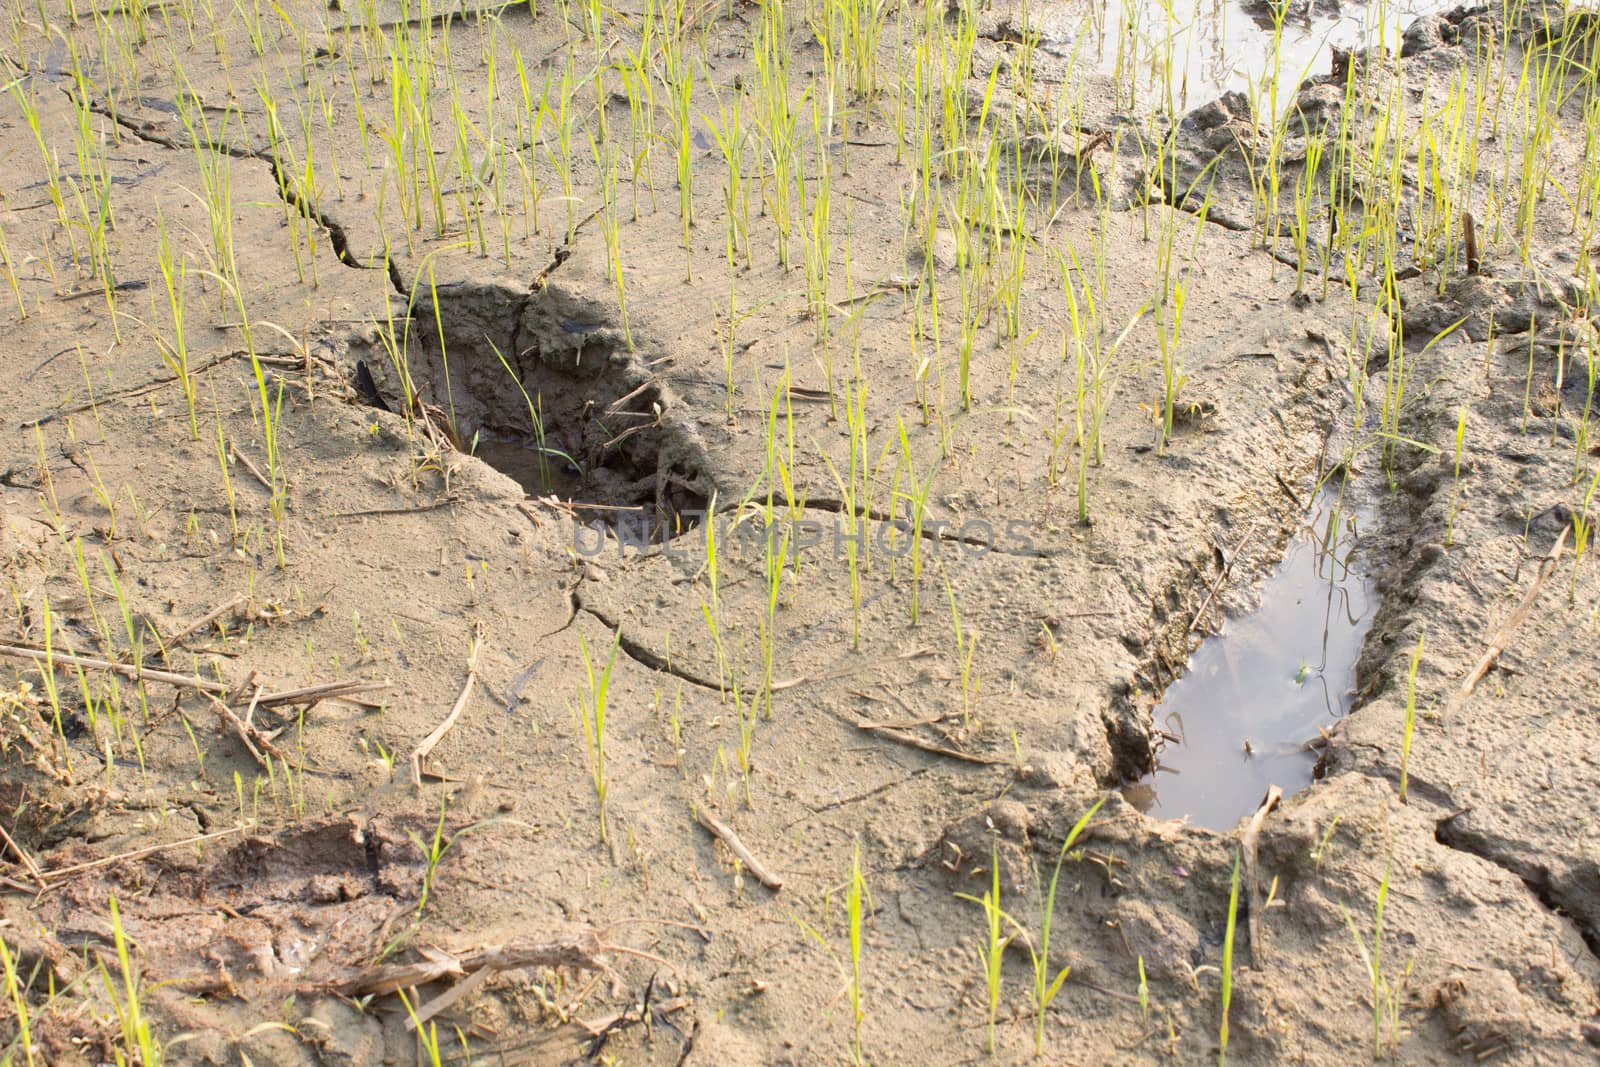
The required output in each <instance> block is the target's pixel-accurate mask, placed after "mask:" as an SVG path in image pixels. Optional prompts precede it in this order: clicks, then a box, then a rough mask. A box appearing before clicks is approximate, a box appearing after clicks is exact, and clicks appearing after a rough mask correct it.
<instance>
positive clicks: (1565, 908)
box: [1433, 808, 1600, 962]
mask: <svg viewBox="0 0 1600 1067" xmlns="http://www.w3.org/2000/svg"><path fill="white" fill-rule="evenodd" d="M1471 810H1472V809H1471V808H1465V809H1462V810H1460V811H1455V812H1452V813H1451V814H1449V815H1446V816H1445V817H1444V818H1442V819H1440V820H1439V821H1438V822H1437V823H1435V824H1434V828H1433V838H1434V840H1435V841H1437V842H1439V844H1441V845H1443V846H1444V847H1446V848H1448V849H1452V850H1454V851H1456V852H1465V853H1466V854H1467V855H1469V856H1476V857H1478V858H1479V859H1481V860H1483V861H1485V862H1486V863H1492V864H1494V865H1495V866H1496V867H1499V868H1500V869H1501V870H1503V871H1506V872H1507V873H1509V874H1513V875H1516V877H1517V878H1518V879H1519V880H1520V881H1521V882H1522V884H1523V885H1525V886H1527V887H1528V892H1530V893H1532V894H1533V895H1534V897H1535V899H1537V900H1538V901H1539V903H1540V904H1543V905H1544V906H1545V908H1546V909H1547V910H1549V911H1550V912H1551V914H1553V915H1556V916H1559V917H1560V918H1563V919H1565V920H1567V922H1569V923H1571V924H1572V928H1573V929H1574V930H1576V931H1577V933H1578V936H1579V937H1581V938H1583V943H1584V945H1586V946H1587V947H1588V949H1589V954H1590V955H1591V956H1593V957H1594V958H1595V960H1596V961H1597V962H1600V929H1596V928H1595V927H1594V926H1593V925H1592V924H1591V923H1590V922H1588V921H1586V920H1585V919H1583V918H1581V916H1582V915H1583V910H1582V909H1581V908H1577V907H1574V906H1573V902H1572V901H1570V900H1568V899H1567V895H1566V894H1565V893H1564V892H1563V891H1562V890H1561V888H1560V887H1559V886H1558V885H1557V884H1556V882H1555V881H1554V879H1552V878H1551V877H1550V868H1548V867H1546V866H1545V865H1544V864H1542V863H1538V862H1535V861H1532V860H1530V859H1528V858H1527V857H1526V856H1523V855H1519V854H1517V853H1514V852H1513V853H1509V854H1502V852H1501V850H1499V849H1496V848H1495V847H1494V846H1493V845H1492V844H1491V843H1490V842H1488V841H1486V840H1480V839H1478V838H1477V837H1475V836H1473V835H1471V834H1469V833H1466V832H1465V831H1463V830H1461V829H1459V828H1458V827H1457V825H1456V820H1457V819H1459V818H1460V817H1461V816H1463V815H1465V814H1467V812H1469V811H1471Z"/></svg>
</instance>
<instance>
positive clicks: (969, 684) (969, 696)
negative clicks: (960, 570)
mask: <svg viewBox="0 0 1600 1067" xmlns="http://www.w3.org/2000/svg"><path fill="white" fill-rule="evenodd" d="M944 590H945V595H946V596H947V597H949V600H950V624H951V626H952V627H953V628H954V631H955V639H956V663H957V666H958V667H959V669H960V676H961V722H962V725H963V726H964V727H965V728H967V729H969V730H970V729H971V728H972V712H973V709H974V707H975V705H976V704H977V700H978V686H979V678H978V675H977V672H976V671H975V670H973V666H972V658H973V654H974V653H975V652H976V651H977V648H978V631H977V629H976V628H975V627H968V628H966V629H963V628H962V625H961V612H960V610H959V609H958V608H957V607H956V591H955V587H954V586H952V585H951V584H950V579H949V577H948V576H947V577H946V578H945V580H944Z"/></svg>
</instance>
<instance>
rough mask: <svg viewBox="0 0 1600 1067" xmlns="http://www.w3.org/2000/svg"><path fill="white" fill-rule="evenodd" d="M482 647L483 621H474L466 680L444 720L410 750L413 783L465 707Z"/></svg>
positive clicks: (416, 781)
mask: <svg viewBox="0 0 1600 1067" xmlns="http://www.w3.org/2000/svg"><path fill="white" fill-rule="evenodd" d="M482 648H483V623H481V622H478V623H474V624H473V626H472V650H471V651H470V652H469V653H467V680H466V682H465V683H464V684H463V685H462V686H461V695H460V696H458V697H456V703H455V706H454V707H453V708H451V709H450V714H448V715H446V716H445V717H444V721H443V722H441V723H440V724H439V725H438V726H435V727H434V728H433V732H432V733H430V734H429V735H428V736H427V737H424V738H423V739H422V740H421V741H420V742H418V743H417V747H416V748H414V749H412V750H411V781H412V783H413V784H415V785H421V784H422V762H423V760H425V759H427V758H428V753H430V752H432V751H433V748H434V746H435V745H437V744H438V743H439V742H440V741H442V740H444V735H445V734H447V733H449V732H450V729H451V727H453V726H455V724H456V720H457V719H459V718H460V717H461V713H462V712H463V711H465V710H466V709H467V701H468V700H469V699H470V698H471V696H472V689H473V687H474V686H475V685H477V684H478V652H479V650H480V649H482Z"/></svg>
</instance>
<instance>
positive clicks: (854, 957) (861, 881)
mask: <svg viewBox="0 0 1600 1067" xmlns="http://www.w3.org/2000/svg"><path fill="white" fill-rule="evenodd" d="M871 906H872V905H871V898H870V896H869V895H868V893H867V881H866V879H865V878H864V877H863V876H862V874H861V843H860V842H859V841H858V842H856V848H855V853H854V855H853V856H852V858H851V861H850V887H849V889H847V890H846V891H845V917H846V919H847V921H848V922H849V927H850V1022H851V1046H850V1053H851V1058H852V1059H853V1060H854V1061H855V1062H856V1063H857V1064H858V1065H865V1064H866V1062H867V1060H866V1057H865V1056H864V1055H863V1054H862V1051H861V1024H862V1023H863V1022H865V1021H866V1018H867V1011H866V988H865V986H864V985H863V984H862V970H861V948H862V932H861V931H862V921H863V920H864V918H865V917H866V913H867V909H868V908H870V907H871Z"/></svg>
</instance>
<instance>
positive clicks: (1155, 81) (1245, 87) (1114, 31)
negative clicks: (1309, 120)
mask: <svg viewBox="0 0 1600 1067" xmlns="http://www.w3.org/2000/svg"><path fill="white" fill-rule="evenodd" d="M1286 2H1287V3H1288V10H1287V12H1286V14H1285V15H1284V19H1283V27H1282V32H1281V35H1280V40H1279V45H1278V48H1277V62H1278V68H1277V69H1278V75H1279V84H1280V86H1281V88H1280V90H1279V93H1278V98H1279V104H1280V106H1283V107H1287V106H1288V105H1289V102H1290V100H1291V99H1292V98H1293V95H1294V88H1295V86H1297V85H1298V84H1299V83H1300V81H1301V80H1302V79H1303V78H1306V77H1309V76H1311V75H1314V74H1326V73H1327V72H1328V70H1329V69H1330V54H1331V50H1332V49H1333V48H1335V47H1337V48H1343V49H1349V48H1356V47H1365V46H1367V45H1368V44H1373V43H1377V41H1378V39H1379V34H1380V32H1381V34H1382V40H1383V43H1384V44H1385V45H1386V46H1387V47H1388V48H1390V49H1391V50H1395V51H1397V50H1398V48H1399V41H1400V35H1401V33H1402V32H1403V31H1404V30H1405V28H1406V27H1407V26H1409V25H1410V24H1411V22H1412V21H1413V20H1414V19H1416V18H1417V17H1418V16H1419V15H1430V14H1439V13H1442V12H1444V11H1447V10H1449V9H1450V8H1451V7H1456V6H1459V3H1460V0H1390V2H1383V0H1379V2H1376V3H1370V4H1369V3H1361V2H1357V0H1346V2H1343V3H1341V2H1340V0H1286ZM1042 6H1043V8H1044V11H1045V13H1044V14H1041V15H1033V16H1030V18H1031V19H1033V20H1035V22H1036V25H1038V26H1039V28H1040V29H1041V30H1043V31H1044V33H1045V35H1046V41H1047V42H1048V46H1049V47H1050V50H1051V51H1054V52H1057V53H1058V54H1065V53H1069V52H1070V51H1072V50H1073V49H1076V50H1077V51H1078V53H1079V54H1078V57H1077V62H1079V63H1081V64H1083V65H1085V66H1091V65H1092V66H1093V67H1094V69H1095V70H1098V71H1100V72H1101V73H1103V74H1109V75H1112V76H1113V77H1116V78H1117V80H1118V82H1119V83H1120V84H1121V85H1122V86H1123V87H1124V90H1125V91H1126V90H1127V89H1129V88H1130V87H1131V88H1132V90H1133V91H1134V93H1135V94H1136V100H1137V101H1138V102H1140V103H1146V102H1149V101H1151V100H1152V99H1154V100H1157V101H1160V100H1163V99H1164V98H1165V96H1166V94H1167V76H1166V72H1165V71H1166V67H1167V57H1168V55H1169V54H1170V56H1171V69H1172V97H1173V103H1174V104H1175V105H1176V107H1177V112H1178V113H1179V114H1182V113H1183V112H1185V111H1188V110H1189V109H1191V108H1195V107H1199V106H1200V105H1202V104H1205V103H1208V102H1210V101H1212V100H1215V99H1217V98H1218V97H1220V96H1221V95H1222V94H1224V93H1227V92H1231V91H1234V90H1238V91H1240V92H1244V93H1247V94H1248V93H1249V92H1250V88H1251V83H1252V81H1253V82H1254V83H1255V84H1257V85H1259V84H1261V82H1262V79H1263V77H1264V76H1266V75H1268V74H1270V73H1271V71H1272V69H1273V67H1272V63H1273V51H1274V49H1273V8H1274V7H1275V6H1276V5H1275V4H1273V3H1271V2H1270V0H1196V2H1195V3H1194V4H1193V5H1192V6H1186V5H1184V4H1182V3H1172V4H1171V7H1170V11H1171V15H1170V17H1169V15H1168V11H1169V8H1168V7H1167V6H1166V5H1165V4H1164V3H1163V2H1162V0H1120V2H1118V3H1108V2H1106V0H1065V2H1060V3H1053V4H1048V5H1042ZM1068 27H1072V28H1071V29H1069V28H1068ZM1265 109H1266V108H1265V104H1264V103H1263V105H1262V110H1263V111H1264V110H1265Z"/></svg>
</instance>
